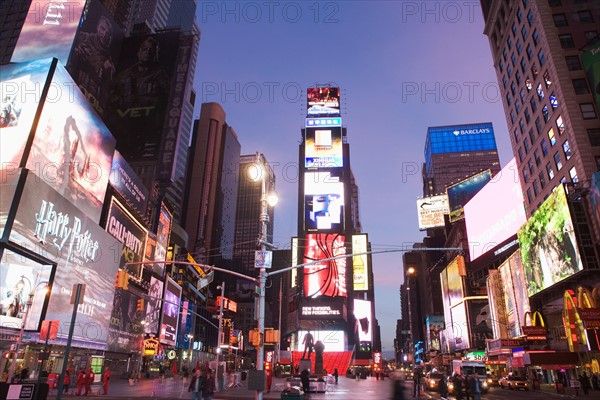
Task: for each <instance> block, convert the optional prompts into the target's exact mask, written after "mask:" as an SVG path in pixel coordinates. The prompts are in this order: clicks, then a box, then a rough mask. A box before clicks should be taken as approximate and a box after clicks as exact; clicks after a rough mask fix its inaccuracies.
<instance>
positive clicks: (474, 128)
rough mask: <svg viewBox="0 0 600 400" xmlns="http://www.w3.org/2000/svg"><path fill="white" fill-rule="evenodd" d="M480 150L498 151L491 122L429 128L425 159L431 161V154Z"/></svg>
mask: <svg viewBox="0 0 600 400" xmlns="http://www.w3.org/2000/svg"><path fill="white" fill-rule="evenodd" d="M480 150H496V138H495V137H494V127H493V126H492V123H491V122H484V123H478V124H465V125H448V126H435V127H429V128H427V139H426V141H425V159H429V157H430V156H431V154H440V153H462V152H466V151H480ZM428 156H429V157H428Z"/></svg>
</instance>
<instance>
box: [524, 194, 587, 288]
mask: <svg viewBox="0 0 600 400" xmlns="http://www.w3.org/2000/svg"><path fill="white" fill-rule="evenodd" d="M517 236H518V238H519V247H520V249H521V260H522V262H523V269H524V270H525V278H526V281H527V294H528V295H529V296H533V295H535V294H536V293H538V292H540V291H542V290H544V289H546V288H548V287H550V286H552V285H554V284H555V283H557V282H560V281H562V280H563V279H565V278H568V277H569V276H571V275H574V274H576V273H577V272H579V271H581V270H582V269H583V263H582V261H581V256H580V254H579V250H578V248H577V239H576V237H575V230H574V228H573V221H572V220H571V213H570V212H569V205H568V203H567V196H566V194H565V189H564V186H563V185H560V186H558V187H557V188H556V189H555V190H554V192H552V194H551V195H550V197H548V199H546V201H544V202H543V203H542V205H541V206H540V207H539V208H538V209H537V210H536V211H535V212H534V213H533V215H532V216H531V217H530V218H529V220H528V221H527V223H526V224H525V225H523V227H522V228H521V229H520V230H519V232H518V233H517Z"/></svg>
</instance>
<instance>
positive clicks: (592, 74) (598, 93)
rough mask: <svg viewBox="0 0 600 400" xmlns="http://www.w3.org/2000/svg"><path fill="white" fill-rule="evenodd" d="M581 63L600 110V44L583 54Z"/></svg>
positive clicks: (592, 46)
mask: <svg viewBox="0 0 600 400" xmlns="http://www.w3.org/2000/svg"><path fill="white" fill-rule="evenodd" d="M581 63H582V64H583V69H584V70H585V73H586V75H587V78H588V82H589V83H590V88H591V89H592V96H594V101H595V102H596V110H600V43H598V42H596V43H595V44H593V45H591V46H590V47H589V48H588V49H587V50H586V51H584V52H583V53H582V54H581Z"/></svg>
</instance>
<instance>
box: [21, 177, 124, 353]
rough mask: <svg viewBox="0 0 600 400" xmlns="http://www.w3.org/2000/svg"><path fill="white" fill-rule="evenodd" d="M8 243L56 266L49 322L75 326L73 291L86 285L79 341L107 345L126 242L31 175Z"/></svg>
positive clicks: (65, 330)
mask: <svg viewBox="0 0 600 400" xmlns="http://www.w3.org/2000/svg"><path fill="white" fill-rule="evenodd" d="M9 240H10V241H11V242H13V243H18V244H19V245H20V246H23V247H24V248H26V249H28V250H31V251H34V252H35V253H37V254H40V255H41V256H43V257H45V258H47V259H49V260H51V261H52V262H54V263H56V264H57V267H56V273H55V275H54V280H53V282H52V293H51V294H50V300H49V303H48V309H47V312H46V317H45V318H46V319H51V320H60V321H61V329H60V330H59V336H61V337H66V335H67V333H68V327H69V324H70V323H71V316H72V314H73V306H72V305H71V304H70V299H71V294H72V291H73V287H74V285H76V284H85V285H86V289H85V296H84V299H83V304H80V305H79V307H78V310H77V325H76V327H75V331H74V337H75V338H77V339H80V340H85V341H88V342H95V343H100V344H105V343H106V340H107V330H106V327H107V326H108V325H109V322H110V315H111V310H112V303H113V297H114V292H115V276H116V273H117V269H118V267H119V260H120V257H121V252H122V244H121V243H120V242H119V241H117V240H116V239H114V238H113V237H112V236H111V235H110V234H109V233H108V232H106V231H105V230H104V229H102V228H101V227H100V226H98V224H97V223H96V222H94V221H92V220H91V219H89V218H88V217H86V216H85V214H84V213H83V212H81V211H80V210H79V209H77V208H76V207H74V206H73V205H72V204H71V203H70V202H69V201H67V200H66V199H64V198H63V197H62V196H61V195H60V193H58V192H57V191H56V190H54V189H53V188H51V187H50V186H49V185H48V184H46V183H45V182H44V181H43V180H41V179H39V178H38V177H37V176H36V175H34V174H33V173H32V172H29V174H28V176H27V180H26V182H25V187H24V189H23V195H22V197H21V202H20V204H19V208H18V210H17V214H16V216H15V222H14V225H13V228H12V231H11V233H10V238H9Z"/></svg>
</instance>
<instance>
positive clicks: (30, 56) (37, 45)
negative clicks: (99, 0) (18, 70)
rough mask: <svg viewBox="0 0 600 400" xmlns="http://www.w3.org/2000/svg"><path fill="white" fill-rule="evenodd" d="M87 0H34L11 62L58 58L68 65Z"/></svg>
mask: <svg viewBox="0 0 600 400" xmlns="http://www.w3.org/2000/svg"><path fill="white" fill-rule="evenodd" d="M85 2H86V0H68V1H65V0H32V2H31V6H30V7H29V12H28V13H27V17H26V19H25V23H24V24H23V29H21V33H20V34H19V40H18V41H17V45H16V46H15V51H14V53H13V55H12V58H11V60H10V61H11V62H13V63H14V62H23V61H31V60H36V59H40V58H48V57H56V58H58V59H59V60H60V61H61V62H62V64H63V65H64V64H66V63H67V59H68V57H69V52H70V51H71V46H72V45H73V39H74V37H75V32H76V31H77V27H78V26H79V20H80V19H81V13H82V12H83V8H84V6H85Z"/></svg>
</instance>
